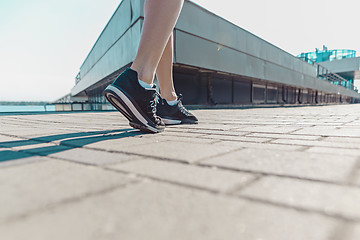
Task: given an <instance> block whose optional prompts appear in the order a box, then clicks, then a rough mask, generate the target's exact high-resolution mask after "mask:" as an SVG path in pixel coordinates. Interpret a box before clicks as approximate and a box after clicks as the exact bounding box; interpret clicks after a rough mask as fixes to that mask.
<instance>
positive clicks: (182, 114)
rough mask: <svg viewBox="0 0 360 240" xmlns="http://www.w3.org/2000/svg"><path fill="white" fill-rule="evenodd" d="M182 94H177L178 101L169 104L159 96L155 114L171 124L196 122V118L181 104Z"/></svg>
mask: <svg viewBox="0 0 360 240" xmlns="http://www.w3.org/2000/svg"><path fill="white" fill-rule="evenodd" d="M181 100H182V95H181V94H179V96H178V103H177V104H176V105H174V106H170V105H169V104H168V103H167V101H166V100H165V99H162V98H161V97H159V104H158V105H157V111H156V114H157V115H158V116H159V117H161V119H162V120H163V122H164V123H165V124H166V125H172V124H181V123H184V124H197V123H198V119H197V118H196V117H195V116H194V115H193V114H191V113H190V112H189V111H188V110H187V109H186V108H185V107H184V106H183V105H182V102H181Z"/></svg>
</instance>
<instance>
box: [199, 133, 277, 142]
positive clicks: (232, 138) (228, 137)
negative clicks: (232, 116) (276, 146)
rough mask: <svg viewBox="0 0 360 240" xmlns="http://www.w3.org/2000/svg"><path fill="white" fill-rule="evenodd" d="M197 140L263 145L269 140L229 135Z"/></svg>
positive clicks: (209, 136) (208, 136) (211, 136)
mask: <svg viewBox="0 0 360 240" xmlns="http://www.w3.org/2000/svg"><path fill="white" fill-rule="evenodd" d="M199 138H202V139H213V140H229V141H237V142H256V143H263V142H268V141H270V140H271V138H258V137H248V136H231V135H215V134H211V135H205V136H201V137H199Z"/></svg>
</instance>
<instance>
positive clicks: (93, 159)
mask: <svg viewBox="0 0 360 240" xmlns="http://www.w3.org/2000/svg"><path fill="white" fill-rule="evenodd" d="M48 156H50V157H55V158H59V159H66V160H71V161H74V162H79V163H86V164H92V165H106V164H113V163H119V162H125V161H129V160H134V159H139V157H138V156H135V155H129V154H122V153H113V152H106V151H97V150H92V149H86V148H73V149H70V150H67V151H60V152H56V153H51V154H49V155H48Z"/></svg>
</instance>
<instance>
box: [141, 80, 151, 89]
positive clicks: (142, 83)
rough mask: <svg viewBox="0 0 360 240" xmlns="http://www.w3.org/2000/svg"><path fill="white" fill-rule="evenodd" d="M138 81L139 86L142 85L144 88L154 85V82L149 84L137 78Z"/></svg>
mask: <svg viewBox="0 0 360 240" xmlns="http://www.w3.org/2000/svg"><path fill="white" fill-rule="evenodd" d="M138 82H139V84H140V86H142V87H143V88H145V89H146V88H152V87H153V86H154V84H149V83H146V82H143V81H141V80H140V79H138Z"/></svg>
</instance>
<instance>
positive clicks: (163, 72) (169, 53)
mask: <svg viewBox="0 0 360 240" xmlns="http://www.w3.org/2000/svg"><path fill="white" fill-rule="evenodd" d="M156 77H157V80H158V82H159V85H160V92H161V97H162V98H163V99H166V100H167V101H174V100H176V99H177V95H176V92H175V88H174V82H173V34H171V35H170V38H169V40H168V42H167V44H166V46H165V49H164V52H163V54H162V56H161V59H160V61H159V64H158V66H157V69H156Z"/></svg>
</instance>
